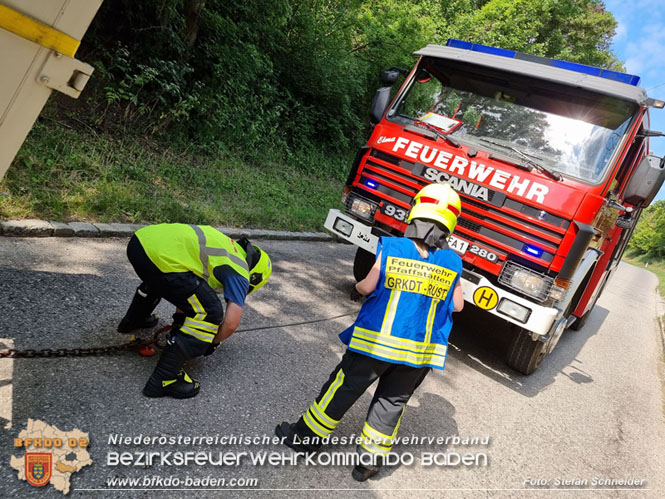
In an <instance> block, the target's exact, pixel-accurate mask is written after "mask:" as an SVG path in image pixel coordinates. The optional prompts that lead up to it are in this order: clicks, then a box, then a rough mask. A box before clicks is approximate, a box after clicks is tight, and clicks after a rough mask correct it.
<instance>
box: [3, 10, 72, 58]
mask: <svg viewBox="0 0 665 499" xmlns="http://www.w3.org/2000/svg"><path fill="white" fill-rule="evenodd" d="M0 28H2V29H5V30H7V31H9V32H10V33H14V34H15V35H18V36H20V37H21V38H25V39H26V40H29V41H31V42H33V43H36V44H37V45H41V46H42V47H45V48H47V49H51V50H55V51H56V52H60V53H61V54H64V55H66V56H67V57H74V55H76V51H77V50H78V48H79V45H80V44H81V42H80V41H79V40H77V39H76V38H72V37H71V36H69V35H68V34H66V33H63V32H62V31H60V30H57V29H55V28H53V27H51V26H48V25H46V24H44V23H42V22H39V21H37V20H36V19H33V18H31V17H28V16H26V15H23V14H21V13H19V12H16V11H15V10H13V9H10V8H9V7H7V6H6V5H0Z"/></svg>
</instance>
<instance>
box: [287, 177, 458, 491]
mask: <svg viewBox="0 0 665 499" xmlns="http://www.w3.org/2000/svg"><path fill="white" fill-rule="evenodd" d="M413 203H414V204H413V206H412V208H411V211H410V212H409V216H408V218H407V222H409V226H408V228H407V230H406V233H405V237H383V238H381V240H380V243H379V246H378V248H377V259H376V263H375V264H374V266H373V267H372V269H371V270H370V272H369V274H368V276H367V277H366V278H365V279H363V280H362V281H360V282H358V283H357V284H356V286H355V289H354V291H356V292H357V293H360V294H361V295H369V296H368V297H367V299H366V301H365V302H364V303H363V306H362V308H361V309H360V312H359V313H358V316H357V318H356V320H355V322H354V324H353V325H352V326H351V327H350V328H348V329H347V330H345V331H344V332H343V333H341V334H340V339H342V341H343V342H344V343H346V344H347V345H348V348H347V350H346V352H345V354H344V356H343V357H342V360H341V362H340V363H339V364H338V365H337V367H336V368H335V369H334V370H333V372H332V374H331V375H330V378H329V379H328V381H327V382H326V383H325V384H324V385H323V388H322V389H321V392H320V393H319V396H318V397H317V398H316V400H314V402H313V403H312V404H311V405H310V407H309V408H308V409H307V411H306V412H305V413H304V414H303V415H302V416H301V417H300V419H299V420H298V422H296V423H294V424H289V423H286V422H284V423H281V424H280V425H278V426H277V428H275V433H276V434H277V436H279V437H283V438H285V440H284V441H285V443H286V445H288V446H289V447H291V448H293V449H295V450H298V451H304V452H314V451H316V450H318V448H319V447H320V441H321V439H322V438H325V437H327V436H329V435H330V434H331V433H332V432H333V430H334V429H335V427H336V426H337V425H338V424H339V422H340V420H341V419H342V417H343V416H344V414H345V413H346V411H347V410H348V409H349V408H350V407H351V406H352V405H353V404H354V402H355V401H356V400H357V399H358V398H359V397H360V396H361V395H362V394H363V393H364V392H365V390H366V389H367V388H368V387H369V386H370V385H371V384H372V383H373V382H374V381H376V380H377V379H378V380H379V383H378V386H377V388H376V391H375V393H374V398H373V399H372V402H371V404H370V407H369V411H368V414H367V419H366V421H365V425H364V427H363V430H362V443H361V444H360V445H359V447H358V452H359V453H360V463H361V464H359V465H357V466H356V467H355V468H354V469H353V472H352V476H353V478H354V479H356V480H358V481H364V480H366V479H367V478H369V477H370V476H372V475H374V474H376V473H377V472H378V471H379V468H380V466H381V463H382V456H385V455H387V454H388V453H389V452H390V450H391V446H392V442H393V440H394V438H395V436H396V435H397V431H398V429H399V424H400V421H401V418H402V415H403V413H404V409H405V407H406V404H407V402H408V401H409V398H410V397H411V395H412V394H413V392H414V391H415V390H416V388H417V387H418V386H419V385H420V384H421V383H422V381H423V380H424V379H425V376H426V375H427V373H428V372H429V371H430V369H431V368H436V369H443V368H444V364H445V359H446V350H447V345H448V335H449V333H450V329H451V327H452V312H453V311H459V310H462V308H463V306H464V297H463V295H462V287H461V284H460V280H459V278H460V277H461V273H462V261H461V259H460V257H459V256H458V255H457V254H456V253H455V252H454V251H453V250H451V249H449V248H448V244H447V241H446V239H447V237H448V236H449V235H450V233H452V232H453V230H454V229H455V226H456V224H457V217H458V216H459V214H460V211H461V204H460V198H459V196H458V195H457V193H456V192H455V191H454V190H453V189H452V187H450V185H448V184H432V185H428V186H426V187H424V188H423V189H422V190H421V191H420V192H419V193H418V194H417V195H416V196H415V198H414V200H413ZM352 296H353V293H352Z"/></svg>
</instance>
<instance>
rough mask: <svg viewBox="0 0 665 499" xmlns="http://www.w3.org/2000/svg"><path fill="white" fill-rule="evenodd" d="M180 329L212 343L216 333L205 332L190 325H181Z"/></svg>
mask: <svg viewBox="0 0 665 499" xmlns="http://www.w3.org/2000/svg"><path fill="white" fill-rule="evenodd" d="M180 331H182V332H183V333H185V334H188V335H190V336H193V337H194V338H196V339H197V340H201V341H203V342H205V343H212V340H213V339H215V335H214V334H212V333H204V332H202V331H199V330H198V329H193V328H191V327H188V326H183V327H181V328H180Z"/></svg>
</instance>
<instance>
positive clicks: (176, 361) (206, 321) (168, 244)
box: [118, 224, 272, 398]
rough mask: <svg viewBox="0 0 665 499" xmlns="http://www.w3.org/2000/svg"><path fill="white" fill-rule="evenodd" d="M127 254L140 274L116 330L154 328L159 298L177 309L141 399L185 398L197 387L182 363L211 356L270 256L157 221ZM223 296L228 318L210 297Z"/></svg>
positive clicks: (212, 232) (262, 279) (209, 230)
mask: <svg viewBox="0 0 665 499" xmlns="http://www.w3.org/2000/svg"><path fill="white" fill-rule="evenodd" d="M127 257H128V258H129V261H130V263H131V264H132V266H133V267H134V270H135V271H136V274H137V275H138V276H139V278H140V279H141V281H143V282H142V283H141V285H140V286H139V287H138V288H137V290H136V292H135V293H134V297H133V299H132V303H131V304H130V306H129V309H128V310H127V314H126V315H125V317H124V318H123V319H122V321H121V322H120V325H119V326H118V332H120V333H125V334H127V333H130V332H132V331H134V330H135V329H138V328H144V327H152V326H154V325H155V324H156V323H157V318H156V317H155V316H154V315H152V311H153V310H154V309H155V307H156V306H157V304H158V303H159V301H160V299H161V298H164V299H166V300H167V301H168V302H170V303H172V304H173V305H175V306H176V307H177V310H176V313H175V314H174V316H173V319H174V327H173V329H172V332H171V338H170V339H169V341H168V342H167V345H166V348H165V349H164V351H163V353H162V355H161V357H160V359H159V362H158V363H157V367H155V370H154V372H153V373H152V375H151V376H150V378H149V379H148V382H147V384H146V385H145V388H143V394H144V395H145V396H146V397H164V396H169V397H174V398H190V397H194V396H196V395H197V394H198V392H199V388H200V385H199V382H198V381H197V380H195V379H192V378H190V377H189V375H188V374H187V373H186V372H185V371H184V370H183V369H182V366H183V364H184V362H185V361H187V360H189V359H192V358H194V357H198V356H201V355H210V354H212V353H213V352H214V351H215V349H216V348H217V347H218V346H219V344H220V342H222V341H223V340H225V339H226V338H228V337H229V336H231V335H232V334H233V333H234V332H235V330H236V329H237V328H238V325H239V324H240V318H241V316H242V308H243V305H244V302H245V297H246V296H247V295H248V294H249V293H252V292H253V291H256V290H257V289H259V288H260V287H261V286H263V285H264V284H265V283H266V281H267V280H268V278H269V277H270V274H271V272H272V266H271V262H270V258H269V257H268V255H267V253H265V252H264V251H262V250H261V249H260V248H259V247H258V246H255V245H252V244H250V243H249V241H248V240H247V239H246V238H242V239H240V240H238V241H237V242H236V241H233V240H232V239H231V238H229V237H228V236H226V235H224V234H222V233H221V232H220V231H218V230H217V229H215V228H214V227H210V226H205V225H185V224H160V225H150V226H147V227H144V228H142V229H139V230H138V231H136V233H135V234H134V236H132V238H131V239H130V241H129V244H128V245H127ZM222 292H223V293H224V299H225V301H226V315H225V314H224V310H223V308H222V304H221V302H220V300H219V298H218V297H217V294H216V293H222Z"/></svg>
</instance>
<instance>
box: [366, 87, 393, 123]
mask: <svg viewBox="0 0 665 499" xmlns="http://www.w3.org/2000/svg"><path fill="white" fill-rule="evenodd" d="M390 90H391V87H381V88H380V89H378V90H377V91H376V93H375V94H374V99H373V100H372V108H371V110H370V116H369V118H370V121H371V122H372V125H376V124H377V123H378V122H379V121H381V118H383V113H385V112H386V108H387V107H388V104H389V103H390Z"/></svg>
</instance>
